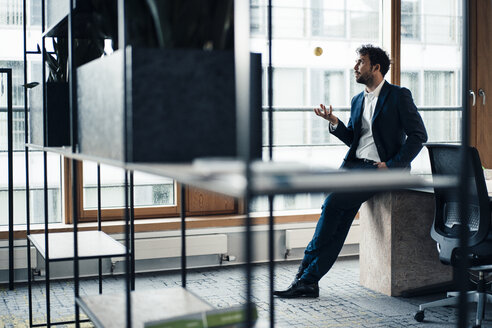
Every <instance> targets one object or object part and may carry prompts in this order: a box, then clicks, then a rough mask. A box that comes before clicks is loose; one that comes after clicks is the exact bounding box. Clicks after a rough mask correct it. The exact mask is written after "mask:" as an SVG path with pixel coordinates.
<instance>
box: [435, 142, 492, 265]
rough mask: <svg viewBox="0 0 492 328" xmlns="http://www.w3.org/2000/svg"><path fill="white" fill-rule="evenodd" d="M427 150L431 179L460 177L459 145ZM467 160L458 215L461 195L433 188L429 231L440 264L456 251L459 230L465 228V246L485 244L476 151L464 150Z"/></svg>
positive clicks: (483, 194)
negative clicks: (465, 185)
mask: <svg viewBox="0 0 492 328" xmlns="http://www.w3.org/2000/svg"><path fill="white" fill-rule="evenodd" d="M426 147H427V148H428V149H429V157H430V161H431V169H432V174H433V175H454V176H456V177H459V175H460V171H459V170H460V162H461V149H460V148H461V147H460V146H459V145H447V144H426ZM466 152H467V154H466V156H467V158H468V161H469V162H468V165H467V166H468V172H467V177H468V178H469V179H468V191H467V196H468V200H467V204H466V206H465V207H464V208H463V209H462V211H461V213H460V202H461V199H462V197H463V191H462V190H460V189H459V187H458V188H434V193H435V200H436V210H435V216H434V224H433V226H432V230H431V236H432V238H433V239H434V240H435V241H436V242H438V243H439V245H440V250H441V251H440V254H439V257H440V259H441V261H442V262H445V263H451V262H452V260H453V253H454V251H455V250H456V249H457V248H458V247H459V244H460V242H459V232H460V228H461V227H463V225H464V224H466V226H467V229H468V236H469V243H468V245H469V246H475V245H477V244H479V243H480V242H482V241H483V240H485V238H486V237H487V235H488V233H489V229H490V219H491V217H490V208H489V206H490V205H489V197H488V192H487V186H486V184H485V178H484V174H483V169H482V164H481V162H480V156H479V154H478V151H477V150H476V149H475V148H473V147H467V148H466Z"/></svg>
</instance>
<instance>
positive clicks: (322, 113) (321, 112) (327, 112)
mask: <svg viewBox="0 0 492 328" xmlns="http://www.w3.org/2000/svg"><path fill="white" fill-rule="evenodd" d="M319 107H320V108H315V109H314V113H316V115H318V116H319V117H322V118H324V119H325V120H328V121H330V123H331V124H333V125H337V124H338V117H336V116H335V115H333V108H332V107H331V105H330V108H329V109H326V107H325V105H323V104H320V105H319Z"/></svg>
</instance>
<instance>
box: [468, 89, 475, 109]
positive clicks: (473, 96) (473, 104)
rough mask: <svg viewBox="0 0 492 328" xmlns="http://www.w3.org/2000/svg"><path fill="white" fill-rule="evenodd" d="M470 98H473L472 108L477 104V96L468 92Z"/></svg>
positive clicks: (471, 91)
mask: <svg viewBox="0 0 492 328" xmlns="http://www.w3.org/2000/svg"><path fill="white" fill-rule="evenodd" d="M469 92H470V96H472V98H473V101H472V106H475V104H476V103H477V96H476V95H475V92H473V90H470V91H469Z"/></svg>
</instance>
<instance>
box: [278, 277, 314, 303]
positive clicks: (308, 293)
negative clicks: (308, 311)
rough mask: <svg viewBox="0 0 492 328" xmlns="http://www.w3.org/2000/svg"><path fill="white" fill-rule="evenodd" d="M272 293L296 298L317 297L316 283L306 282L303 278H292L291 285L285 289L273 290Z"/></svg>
mask: <svg viewBox="0 0 492 328" xmlns="http://www.w3.org/2000/svg"><path fill="white" fill-rule="evenodd" d="M273 295H275V296H278V297H283V298H298V297H312V298H316V297H319V286H318V283H317V282H315V283H311V284H310V283H306V282H305V281H304V280H302V279H299V280H294V282H293V283H292V285H290V286H289V288H287V289H286V290H282V291H274V292H273Z"/></svg>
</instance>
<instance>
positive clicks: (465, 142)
mask: <svg viewBox="0 0 492 328" xmlns="http://www.w3.org/2000/svg"><path fill="white" fill-rule="evenodd" d="M469 22H470V19H469V2H468V1H466V0H464V1H463V63H462V72H463V84H462V86H463V90H462V92H463V97H462V99H463V112H462V120H461V122H462V126H461V140H462V141H461V161H460V168H461V170H460V179H459V185H460V188H459V191H458V192H459V193H460V194H459V196H460V203H459V209H460V212H459V213H460V214H461V215H460V217H461V218H462V220H463V224H461V225H460V226H459V227H460V248H459V251H460V256H459V260H458V269H457V270H456V274H455V279H456V283H457V285H458V286H459V292H460V293H459V297H458V305H459V307H458V308H459V319H458V327H460V328H465V327H467V325H468V305H467V302H468V296H467V292H468V288H467V287H468V276H469V274H468V270H467V268H468V267H469V265H468V262H469V261H468V231H469V229H468V213H467V211H468V206H467V204H468V200H469V198H470V196H469V195H468V193H467V192H466V191H467V190H468V185H469V181H468V173H469V172H470V160H469V150H468V149H469V148H468V147H469V145H470V106H469V98H468V97H469V88H470V76H469V67H470V65H469V58H470V42H469Z"/></svg>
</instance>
